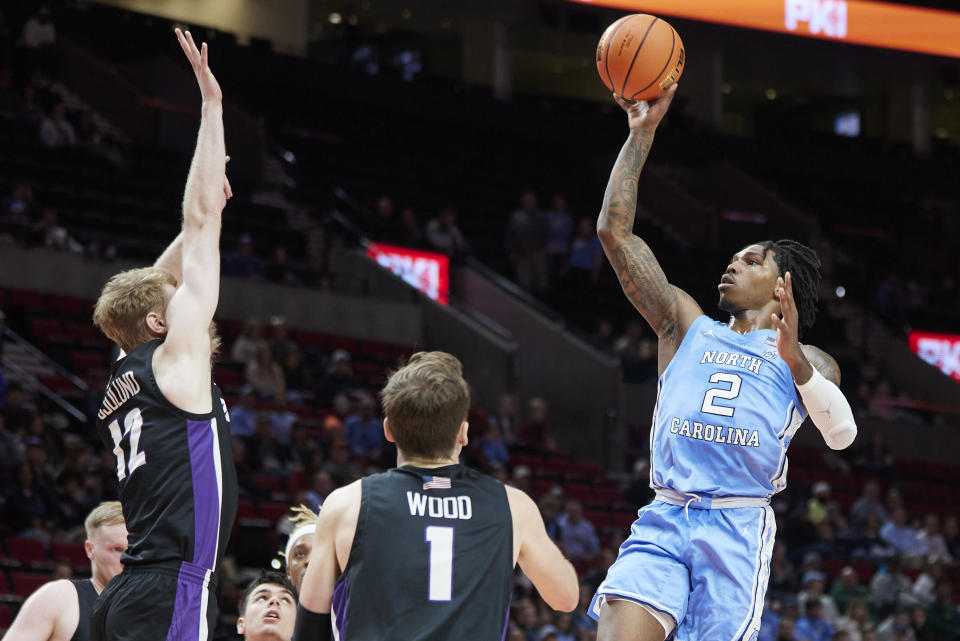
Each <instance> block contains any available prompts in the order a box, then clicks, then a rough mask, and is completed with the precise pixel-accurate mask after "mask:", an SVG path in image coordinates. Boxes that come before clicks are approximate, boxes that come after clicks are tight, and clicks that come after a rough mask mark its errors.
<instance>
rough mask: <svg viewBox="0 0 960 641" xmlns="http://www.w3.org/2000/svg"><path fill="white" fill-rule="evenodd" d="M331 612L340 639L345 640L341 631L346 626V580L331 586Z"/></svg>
mask: <svg viewBox="0 0 960 641" xmlns="http://www.w3.org/2000/svg"><path fill="white" fill-rule="evenodd" d="M333 614H334V615H335V616H336V617H337V632H338V633H339V635H340V641H346V637H344V636H343V631H344V629H345V628H346V627H347V582H346V581H340V582H339V583H337V584H336V585H335V586H334V588H333Z"/></svg>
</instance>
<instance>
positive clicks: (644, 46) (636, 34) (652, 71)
mask: <svg viewBox="0 0 960 641" xmlns="http://www.w3.org/2000/svg"><path fill="white" fill-rule="evenodd" d="M683 61H684V53H683V42H681V40H680V36H679V35H677V32H676V31H675V30H674V28H673V27H671V26H670V25H669V24H668V23H667V22H666V21H664V20H661V19H660V18H658V17H656V16H651V15H648V14H646V13H635V14H632V15H629V16H624V17H622V18H620V19H619V20H617V21H616V22H614V23H613V24H612V25H610V26H609V27H607V30H606V31H604V32H603V36H602V37H601V38H600V43H599V44H598V45H597V71H598V72H600V79H601V80H603V84H605V85H607V89H609V90H610V91H613V92H615V93H616V94H617V95H619V96H621V97H622V98H624V99H626V100H650V99H651V98H656V97H657V96H659V95H660V94H661V93H663V92H664V91H665V90H666V89H667V88H668V87H669V86H670V85H672V84H673V83H675V82H676V81H677V79H678V78H680V74H682V73H683Z"/></svg>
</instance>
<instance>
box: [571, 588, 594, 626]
mask: <svg viewBox="0 0 960 641" xmlns="http://www.w3.org/2000/svg"><path fill="white" fill-rule="evenodd" d="M593 594H594V591H593V590H591V589H590V586H588V585H583V584H581V585H580V602H579V603H577V609H576V610H574V611H573V627H574V629H575V630H576V631H577V634H578V635H579V636H580V638H581V639H590V638H595V635H594V633H595V631H596V629H597V622H596V621H594V620H593V619H592V618H591V617H590V615H589V614H587V612H588V610H589V609H590V602H591V601H592V600H593Z"/></svg>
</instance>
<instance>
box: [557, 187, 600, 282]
mask: <svg viewBox="0 0 960 641" xmlns="http://www.w3.org/2000/svg"><path fill="white" fill-rule="evenodd" d="M546 220H547V260H548V261H549V265H550V274H551V280H554V279H556V278H557V277H558V276H559V275H560V274H561V273H562V272H563V271H564V269H566V266H567V262H568V260H569V257H570V240H571V238H572V237H573V215H572V214H571V213H570V211H569V210H568V209H567V199H566V198H565V197H564V196H563V194H557V195H556V196H554V197H553V207H552V208H551V209H550V210H549V211H547V212H546ZM594 235H596V234H594Z"/></svg>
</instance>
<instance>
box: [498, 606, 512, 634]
mask: <svg viewBox="0 0 960 641" xmlns="http://www.w3.org/2000/svg"><path fill="white" fill-rule="evenodd" d="M509 626H510V603H507V618H506V619H504V620H503V634H501V635H500V641H507V628H508V627H509Z"/></svg>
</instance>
